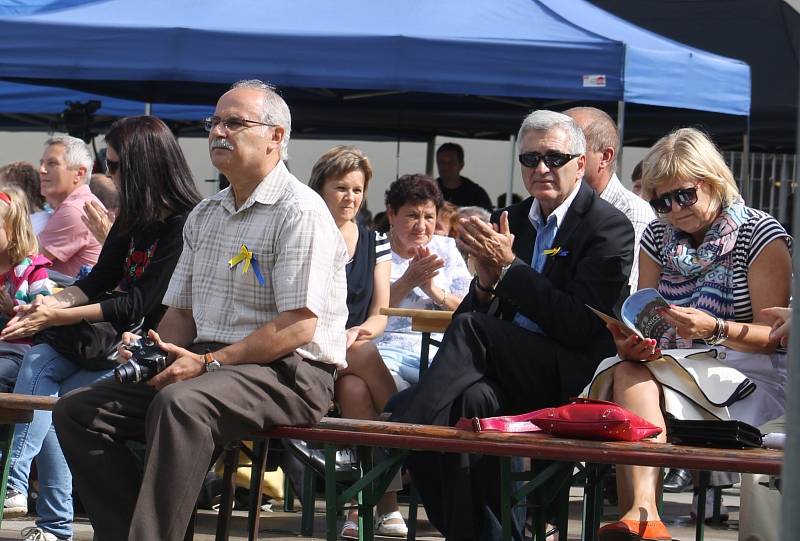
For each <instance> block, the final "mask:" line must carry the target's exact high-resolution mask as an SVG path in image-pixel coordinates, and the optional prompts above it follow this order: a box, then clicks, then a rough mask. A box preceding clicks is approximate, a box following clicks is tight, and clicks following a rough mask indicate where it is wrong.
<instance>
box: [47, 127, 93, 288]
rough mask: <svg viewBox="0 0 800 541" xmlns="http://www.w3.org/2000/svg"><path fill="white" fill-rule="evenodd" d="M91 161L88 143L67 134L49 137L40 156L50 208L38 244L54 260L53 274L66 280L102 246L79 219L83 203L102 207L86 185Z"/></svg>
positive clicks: (88, 263) (71, 278) (68, 280)
mask: <svg viewBox="0 0 800 541" xmlns="http://www.w3.org/2000/svg"><path fill="white" fill-rule="evenodd" d="M93 163H94V160H93V159H92V152H91V150H89V146H88V145H87V144H86V143H84V142H83V141H82V140H80V139H78V138H77V137H71V136H69V135H61V136H56V137H51V138H50V139H48V140H47V141H46V142H45V148H44V154H42V159H41V160H39V178H40V181H41V190H42V196H44V198H45V200H46V201H47V204H48V205H50V207H51V208H53V215H52V216H51V217H50V219H49V220H48V221H47V225H45V227H44V229H42V231H41V232H40V233H39V237H38V239H39V246H40V250H41V252H42V255H44V256H45V257H47V258H48V259H49V260H51V261H52V262H53V266H52V267H50V270H51V271H52V274H53V275H54V276H58V278H57V280H59V281H63V282H65V283H67V282H71V280H74V278H75V276H77V274H78V272H79V271H80V270H81V267H82V266H84V265H88V266H92V265H94V264H95V263H97V258H98V257H99V256H100V249H101V248H102V247H103V246H102V243H101V242H98V241H97V239H95V237H94V235H92V233H91V232H90V231H89V229H88V228H87V227H86V225H85V224H84V223H83V220H82V219H81V218H82V217H83V208H84V205H85V204H86V203H91V204H94V205H97V207H98V208H102V209H103V210H105V208H103V205H102V203H100V200H99V199H97V197H95V196H94V194H92V192H91V190H90V189H89V177H90V176H91V174H92V164H93ZM54 276H51V277H54Z"/></svg>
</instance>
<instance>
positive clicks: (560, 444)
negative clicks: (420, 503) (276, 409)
mask: <svg viewBox="0 0 800 541" xmlns="http://www.w3.org/2000/svg"><path fill="white" fill-rule="evenodd" d="M258 435H259V436H264V437H270V438H296V439H302V440H308V441H316V442H326V443H335V444H341V445H367V446H375V447H387V448H396V449H412V450H417V451H440V452H459V453H478V454H487V455H495V456H519V457H531V458H538V459H543V460H560V461H569V462H593V463H601V464H633V465H641V466H660V467H679V468H687V469H697V470H715V471H737V472H742V473H763V474H770V475H776V474H778V473H780V471H781V465H782V463H783V453H782V452H781V451H776V450H770V449H712V448H706V447H691V446H686V445H672V444H667V443H655V442H647V441H644V442H604V441H591V440H570V439H565V438H556V437H554V436H550V435H549V434H544V433H524V434H522V433H501V432H481V433H475V432H469V431H464V430H456V429H455V428H451V427H438V426H425V425H414V424H404V423H387V422H380V421H361V420H353V419H336V418H328V417H326V418H324V419H323V420H322V421H320V423H319V424H318V425H317V426H315V427H275V428H273V429H270V430H267V431H264V432H260V433H258Z"/></svg>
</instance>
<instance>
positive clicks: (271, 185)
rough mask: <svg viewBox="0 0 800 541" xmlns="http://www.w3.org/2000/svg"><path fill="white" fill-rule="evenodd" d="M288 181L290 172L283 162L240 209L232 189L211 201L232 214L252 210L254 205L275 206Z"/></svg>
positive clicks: (226, 190)
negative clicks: (218, 203) (237, 206)
mask: <svg viewBox="0 0 800 541" xmlns="http://www.w3.org/2000/svg"><path fill="white" fill-rule="evenodd" d="M288 181H289V170H288V169H286V166H285V165H284V163H283V161H282V160H281V161H279V162H278V164H277V165H276V166H275V167H273V168H272V171H270V172H269V173H268V174H267V176H265V177H264V178H263V179H262V180H261V182H259V183H258V186H256V189H255V190H253V193H251V194H250V197H248V198H247V200H246V201H245V202H244V203H243V204H242V206H240V207H239V208H238V209H237V208H236V202H235V200H234V196H233V190H232V189H231V188H230V187H228V188H225V189H224V190H222V191H220V192H219V193H217V194H215V195H213V196H211V198H210V199H211V200H214V201H219V202H220V203H221V204H222V207H223V208H224V209H225V210H227V211H228V212H230V213H231V214H236V213H237V212H241V211H243V210H245V209H248V208H250V207H251V206H252V205H253V204H254V203H261V204H262V205H272V204H274V203H275V202H276V201H277V200H278V198H279V197H280V196H281V194H283V192H284V191H285V190H286V183H287V182H288Z"/></svg>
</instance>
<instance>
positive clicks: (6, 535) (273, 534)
mask: <svg viewBox="0 0 800 541" xmlns="http://www.w3.org/2000/svg"><path fill="white" fill-rule="evenodd" d="M580 496H581V493H580V490H579V489H576V488H573V493H572V498H571V500H572V501H571V504H570V525H569V540H570V541H572V540H578V539H580V512H581V508H580ZM690 502H691V493H688V494H687V493H684V494H667V495H666V496H665V503H664V509H665V513H664V518H665V520H666V521H667V523H668V526H669V528H670V531H671V533H672V536H673V539H675V540H681V541H688V540H691V539H694V521H693V520H691V518H690V517H689V504H690ZM723 503H724V504H725V505H726V506H728V508H729V510H730V519H729V521H728V522H726V523H725V524H723V525H719V526H707V527H706V535H705V539H706V540H707V541H734V540H735V539H736V537H737V531H736V527H737V521H738V518H739V496H738V490H736V489H730V490H726V491H725V492H724V496H723ZM605 512H606V515H607V520H613V518H614V517H613V513H614V510H613V509H612V508H610V507H606V510H605ZM422 513H423V514H422V517H423V518H422V520H421V521H420V524H419V535H418V537H417V539H420V540H421V541H427V540H432V539H441V536H439V535H438V533H437V532H436V531H435V530H433V529H432V528H431V527H430V524H429V523H428V522H427V520H424V512H422ZM403 514H404V515H405V514H406V509H405V508H404V509H403ZM234 515H235V516H234V522H233V527H232V535H231V540H232V541H240V540H244V539H247V536H246V534H245V528H246V515H245V514H244V513H242V512H240V511H235V512H234ZM33 520H34V519H33V517H28V518H27V519H9V520H4V521H3V523H2V527H1V528H0V541H7V540H13V539H20V537H19V532H20V530H21V529H22V528H25V527H27V526H33V525H34V522H33ZM324 523H325V518H324V502H323V500H322V499H321V498H318V499H317V508H316V523H315V530H314V533H315V537H313V538H311V539H325V531H324V528H325V526H324ZM215 526H216V516H215V515H214V514H213V513H212V512H211V511H201V512H200V515H199V516H198V525H197V529H196V534H195V537H194V539H195V540H196V541H201V540H202V541H210V540H213V539H214V528H215ZM299 531H300V513H299V512H296V513H285V512H283V511H278V512H272V513H265V514H263V515H262V520H261V536H260V537H261V539H271V540H275V541H281V540H283V541H289V540H292V541H295V540H297V539H300V534H299ZM91 539H92V528H91V525H90V524H89V522H88V521H87V520H86V518H85V517H83V518H81V517H79V518H78V519H77V520H76V525H75V541H91ZM377 539H391V538H377Z"/></svg>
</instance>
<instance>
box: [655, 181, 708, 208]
mask: <svg viewBox="0 0 800 541" xmlns="http://www.w3.org/2000/svg"><path fill="white" fill-rule="evenodd" d="M700 182H702V181H700ZM700 182H698V183H697V184H695V185H694V186H692V187H691V188H680V189H678V190H672V191H671V192H667V193H662V194H661V195H659V196H658V197H655V198H653V199H651V200H650V206H651V207H653V210H655V211H656V212H657V213H659V214H668V213H670V212H672V202H673V201H675V202H676V203H677V204H678V206H679V207H680V208H682V209H685V208H686V207H691V206H692V205H694V204H695V203H697V187H698V186H700Z"/></svg>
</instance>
